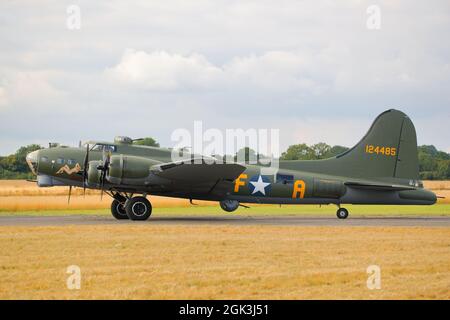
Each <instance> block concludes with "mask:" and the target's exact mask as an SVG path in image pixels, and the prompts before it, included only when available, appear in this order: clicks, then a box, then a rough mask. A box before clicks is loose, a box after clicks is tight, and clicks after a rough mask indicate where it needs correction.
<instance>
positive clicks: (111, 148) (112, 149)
mask: <svg viewBox="0 0 450 320" xmlns="http://www.w3.org/2000/svg"><path fill="white" fill-rule="evenodd" d="M103 150H104V151H106V152H116V151H117V147H116V146H114V145H109V144H99V143H97V144H96V145H95V146H94V147H92V149H91V151H103Z"/></svg>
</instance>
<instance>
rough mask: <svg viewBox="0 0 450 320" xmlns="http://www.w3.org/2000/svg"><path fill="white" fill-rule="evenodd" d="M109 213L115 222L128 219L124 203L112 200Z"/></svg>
mask: <svg viewBox="0 0 450 320" xmlns="http://www.w3.org/2000/svg"><path fill="white" fill-rule="evenodd" d="M111 213H112V215H113V217H114V218H116V219H117V220H123V219H128V216H127V212H126V210H125V206H124V203H123V202H120V201H119V200H116V199H114V200H113V202H112V203H111Z"/></svg>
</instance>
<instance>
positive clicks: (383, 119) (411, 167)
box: [337, 109, 419, 180]
mask: <svg viewBox="0 0 450 320" xmlns="http://www.w3.org/2000/svg"><path fill="white" fill-rule="evenodd" d="M337 159H339V160H340V161H345V163H347V165H348V166H349V167H350V168H351V171H352V173H353V175H355V174H356V175H357V176H360V177H386V178H388V177H392V178H402V179H413V180H417V179H418V177H419V160H418V156H417V137H416V130H415V128H414V125H413V123H412V121H411V119H410V118H409V117H408V116H407V115H406V114H404V113H403V112H401V111H398V110H394V109H391V110H387V111H385V112H383V113H382V114H380V115H379V116H378V117H377V118H376V119H375V121H374V122H373V124H372V126H371V127H370V129H369V131H368V132H367V134H366V135H365V136H364V137H363V138H362V139H361V141H360V142H359V143H358V144H356V146H354V147H353V148H351V149H350V150H348V151H347V152H345V153H343V154H341V155H339V156H338V157H337Z"/></svg>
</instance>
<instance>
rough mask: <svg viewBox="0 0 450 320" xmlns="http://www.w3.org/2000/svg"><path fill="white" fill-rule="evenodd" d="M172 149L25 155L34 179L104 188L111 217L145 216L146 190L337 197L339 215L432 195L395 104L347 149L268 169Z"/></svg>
mask: <svg viewBox="0 0 450 320" xmlns="http://www.w3.org/2000/svg"><path fill="white" fill-rule="evenodd" d="M171 155H172V150H171V149H165V148H156V147H147V146H138V145H134V144H133V140H131V139H130V138H127V137H117V138H116V139H115V141H114V143H107V142H99V141H90V142H87V143H86V144H85V145H84V146H80V147H78V148H69V147H61V146H57V147H50V148H46V149H41V150H38V151H34V152H31V153H30V154H28V156H27V162H28V165H29V166H30V169H31V170H32V171H33V173H35V174H36V175H37V184H38V185H39V186H40V187H51V186H62V185H64V186H69V187H70V189H71V188H72V186H75V187H82V188H89V189H99V190H102V192H105V193H106V194H108V195H110V196H111V197H112V198H113V201H112V204H111V213H112V215H113V216H114V217H115V218H116V219H131V220H146V219H148V218H149V217H150V215H151V213H152V206H151V203H150V202H149V200H148V199H147V198H146V197H147V195H159V196H167V197H176V198H186V199H190V200H191V202H192V200H193V199H194V200H211V201H218V202H219V203H220V206H221V207H222V209H223V210H225V211H227V212H232V211H234V210H236V209H237V208H238V207H239V206H240V205H242V203H269V204H335V205H337V206H338V210H337V217H338V218H339V219H345V218H347V216H348V210H347V209H345V208H343V207H341V206H342V205H344V204H378V205H381V204H390V205H393V204H395V205H431V204H434V203H435V202H436V195H435V194H434V193H433V192H431V191H428V190H426V189H424V188H423V184H422V182H421V181H420V180H419V164H418V155H417V140H416V132H415V128H414V125H413V123H412V122H411V120H410V118H409V117H408V116H407V115H405V114H404V113H403V112H401V111H398V110H394V109H391V110H387V111H385V112H383V113H382V114H380V115H379V116H378V117H377V118H376V119H375V121H374V122H373V124H372V126H371V127H370V129H369V131H368V132H367V134H366V135H365V136H364V137H363V138H362V139H361V141H360V142H359V143H357V144H356V145H355V146H354V147H353V148H351V149H349V150H348V151H346V152H344V153H342V154H340V155H338V156H336V157H333V158H329V159H324V160H292V161H283V160H280V161H279V168H278V169H277V172H276V173H274V174H271V175H264V174H262V170H261V168H262V167H261V166H259V165H248V164H243V163H237V162H234V163H220V162H217V163H211V162H206V161H204V158H201V159H200V161H198V160H199V159H198V156H197V155H192V156H190V157H189V158H186V159H185V160H181V161H172V160H171V159H172V158H171ZM136 195H137V196H136ZM69 197H70V191H69Z"/></svg>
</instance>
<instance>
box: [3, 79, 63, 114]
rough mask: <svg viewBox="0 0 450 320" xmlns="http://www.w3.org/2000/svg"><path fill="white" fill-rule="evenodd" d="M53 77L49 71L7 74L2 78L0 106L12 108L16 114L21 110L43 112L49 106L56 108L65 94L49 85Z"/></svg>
mask: <svg viewBox="0 0 450 320" xmlns="http://www.w3.org/2000/svg"><path fill="white" fill-rule="evenodd" d="M54 76H55V73H54V72H51V71H19V72H11V73H9V75H8V76H7V77H4V78H3V83H4V86H3V87H0V106H2V105H3V107H6V108H14V109H16V110H17V111H18V112H22V111H19V110H23V109H38V110H40V111H43V110H44V109H45V108H46V106H47V105H49V104H50V105H51V107H55V106H57V105H58V104H59V103H61V102H62V101H64V99H65V98H66V94H65V92H63V91H61V90H59V89H57V88H55V86H54V85H53V84H52V83H51V79H52V78H53V77H54ZM65 102H66V103H67V101H65Z"/></svg>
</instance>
